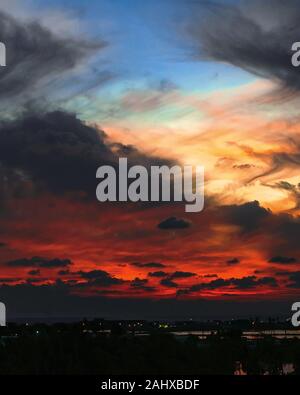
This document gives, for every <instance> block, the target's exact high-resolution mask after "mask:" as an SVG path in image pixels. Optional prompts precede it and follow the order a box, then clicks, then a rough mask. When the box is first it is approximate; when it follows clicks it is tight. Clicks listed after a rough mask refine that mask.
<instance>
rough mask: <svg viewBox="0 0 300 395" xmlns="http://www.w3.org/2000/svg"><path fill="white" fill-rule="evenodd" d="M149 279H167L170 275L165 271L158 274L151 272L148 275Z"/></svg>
mask: <svg viewBox="0 0 300 395" xmlns="http://www.w3.org/2000/svg"><path fill="white" fill-rule="evenodd" d="M148 276H149V277H157V278H161V277H167V276H168V273H166V272H163V271H158V272H150V273H148Z"/></svg>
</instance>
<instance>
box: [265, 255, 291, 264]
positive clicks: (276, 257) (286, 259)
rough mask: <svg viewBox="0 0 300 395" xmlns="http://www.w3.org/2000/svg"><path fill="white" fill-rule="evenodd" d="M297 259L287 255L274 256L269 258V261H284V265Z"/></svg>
mask: <svg viewBox="0 0 300 395" xmlns="http://www.w3.org/2000/svg"><path fill="white" fill-rule="evenodd" d="M296 262H297V259H295V258H292V257H287V256H280V255H277V256H274V257H272V258H271V259H270V260H269V263H282V264H283V265H286V264H291V263H296Z"/></svg>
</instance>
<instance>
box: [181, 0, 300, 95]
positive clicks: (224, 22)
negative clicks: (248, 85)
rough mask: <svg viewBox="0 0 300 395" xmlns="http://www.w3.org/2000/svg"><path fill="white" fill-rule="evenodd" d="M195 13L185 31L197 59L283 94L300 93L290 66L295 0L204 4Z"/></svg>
mask: <svg viewBox="0 0 300 395" xmlns="http://www.w3.org/2000/svg"><path fill="white" fill-rule="evenodd" d="M200 4H201V3H200ZM200 7H201V10H199V12H196V11H195V12H194V13H193V16H192V18H191V22H190V24H189V26H188V33H189V36H190V37H191V38H192V40H193V42H194V46H195V50H194V54H195V56H196V57H199V58H203V57H204V58H207V59H210V60H216V61H220V62H226V63H229V64H231V65H234V66H237V67H240V68H242V69H244V70H246V71H248V72H250V73H253V74H255V75H258V76H260V77H264V78H268V79H271V80H275V81H277V82H278V83H280V85H281V87H282V88H283V89H284V90H285V91H286V92H285V93H290V92H295V91H298V90H299V89H300V75H299V72H298V69H297V68H295V67H293V66H292V64H291V57H292V51H291V47H292V44H293V43H294V42H297V41H299V37H300V26H299V18H300V7H299V1H298V0H286V1H284V2H283V1H281V0H265V1H258V0H254V1H251V2H250V4H249V2H246V1H242V2H241V3H239V4H217V3H214V2H205V3H204V5H203V4H201V6H200Z"/></svg>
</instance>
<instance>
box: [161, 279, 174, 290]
mask: <svg viewBox="0 0 300 395" xmlns="http://www.w3.org/2000/svg"><path fill="white" fill-rule="evenodd" d="M160 285H163V286H164V287H167V288H177V287H178V284H176V283H175V282H174V281H172V280H171V279H170V278H164V279H162V280H161V281H160Z"/></svg>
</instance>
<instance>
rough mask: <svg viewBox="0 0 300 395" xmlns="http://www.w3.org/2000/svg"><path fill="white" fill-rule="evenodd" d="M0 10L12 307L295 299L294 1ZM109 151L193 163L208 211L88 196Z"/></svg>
mask: <svg viewBox="0 0 300 395" xmlns="http://www.w3.org/2000/svg"><path fill="white" fill-rule="evenodd" d="M283 3H284V4H283ZM0 9H1V13H0V22H1V23H0V41H2V42H3V43H5V45H6V48H7V66H6V67H5V68H3V67H2V68H1V69H0V88H1V89H0V98H1V107H0V116H1V123H0V179H1V183H0V266H1V273H0V284H1V285H0V300H1V301H4V302H6V305H7V309H8V314H9V315H11V316H28V315H31V316H45V317H51V316H81V315H85V314H86V315H98V316H107V317H120V318H121V317H125V318H126V317H127V316H128V317H138V316H142V317H141V318H143V317H152V318H153V317H155V318H172V317H176V318H178V317H179V318H187V317H200V316H201V317H215V318H219V316H220V317H221V316H222V314H223V315H226V316H232V317H235V316H242V315H247V314H265V315H268V314H270V315H271V314H278V315H279V314H286V315H288V314H289V309H290V305H289V303H290V301H292V302H294V301H296V300H297V298H299V296H300V269H299V264H300V245H299V236H300V219H299V214H300V175H299V167H300V117H299V113H298V112H299V103H300V68H299V69H297V68H295V67H293V66H292V64H291V57H292V54H293V52H292V51H291V47H292V44H293V43H294V42H296V41H300V27H299V18H300V3H299V1H298V0H287V1H285V2H282V1H280V0H264V1H262V0H260V1H256V0H253V1H251V2H249V1H234V0H232V1H229V0H228V1H225V0H224V1H217V2H209V1H201V0H198V1H197V0H145V1H140V0H90V1H89V2H85V1H83V0H72V1H71V0H46V1H45V0H43V1H42V0H28V1H27V0H22V1H18V0H10V1H7V0H1V5H0ZM119 157H127V158H128V160H129V163H130V164H142V165H145V166H146V167H149V166H151V165H158V164H169V165H173V164H181V165H194V166H195V165H202V166H204V167H205V173H206V174H205V209H204V211H202V212H201V213H190V214H187V213H186V212H185V210H184V204H181V203H176V204H175V203H165V204H153V203H149V204H147V203H146V204H145V203H143V204H141V203H115V204H112V203H99V202H98V201H97V199H96V193H95V191H96V186H97V180H96V177H95V174H96V169H97V168H98V167H99V166H101V165H105V164H108V165H112V166H116V165H117V162H118V159H119ZM126 312H127V313H128V314H127V313H126Z"/></svg>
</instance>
